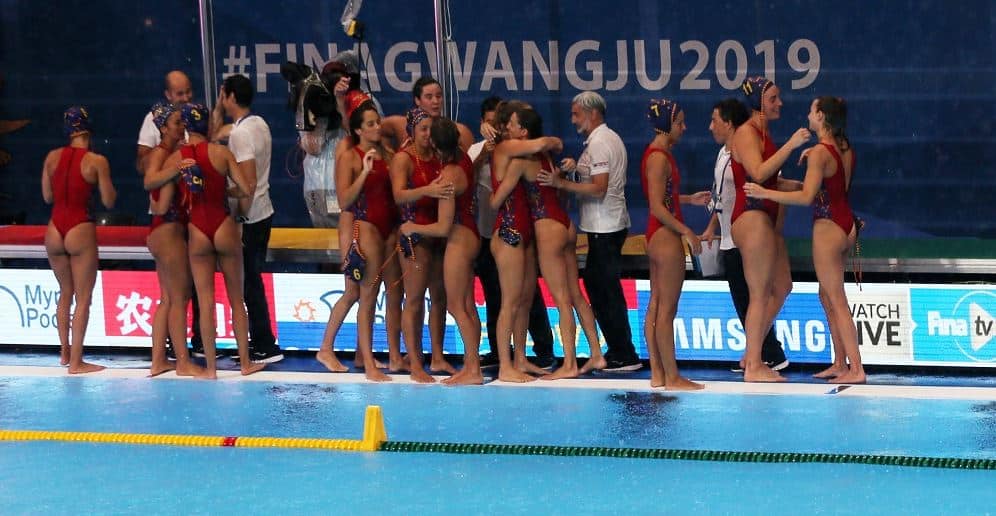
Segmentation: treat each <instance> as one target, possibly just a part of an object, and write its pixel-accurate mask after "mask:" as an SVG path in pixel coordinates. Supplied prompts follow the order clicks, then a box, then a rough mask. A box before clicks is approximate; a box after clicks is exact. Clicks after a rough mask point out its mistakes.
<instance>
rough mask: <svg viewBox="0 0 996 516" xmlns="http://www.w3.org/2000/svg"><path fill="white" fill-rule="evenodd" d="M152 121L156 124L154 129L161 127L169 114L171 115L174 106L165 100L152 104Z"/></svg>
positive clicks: (174, 109)
mask: <svg viewBox="0 0 996 516" xmlns="http://www.w3.org/2000/svg"><path fill="white" fill-rule="evenodd" d="M149 111H151V112H152V123H153V124H156V129H162V128H163V127H164V126H165V125H166V121H167V120H169V117H170V115H172V114H173V113H174V112H175V111H176V108H174V107H173V104H170V103H169V102H166V101H165V100H160V101H159V102H156V103H155V104H153V105H152V109H150V110H149Z"/></svg>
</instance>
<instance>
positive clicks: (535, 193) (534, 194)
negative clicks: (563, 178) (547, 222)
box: [523, 154, 571, 228]
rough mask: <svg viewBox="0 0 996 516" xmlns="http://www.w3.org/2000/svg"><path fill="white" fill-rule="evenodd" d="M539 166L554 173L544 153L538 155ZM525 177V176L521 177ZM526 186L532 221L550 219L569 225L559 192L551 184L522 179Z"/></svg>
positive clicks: (569, 219) (569, 221)
mask: <svg viewBox="0 0 996 516" xmlns="http://www.w3.org/2000/svg"><path fill="white" fill-rule="evenodd" d="M539 159H540V168H541V169H542V170H544V171H546V172H549V173H551V174H553V173H554V169H553V164H552V163H550V158H549V157H547V156H546V155H545V154H542V155H539ZM523 179H525V178H523ZM523 182H524V183H525V186H526V195H527V196H528V200H529V216H530V217H531V218H532V220H533V222H535V221H537V220H539V219H552V220H555V221H557V222H559V223H561V224H563V225H564V227H565V228H570V227H571V218H570V217H568V216H567V211H566V210H564V206H563V205H562V204H561V203H560V192H559V190H557V189H556V188H553V187H551V186H544V185H541V184H539V183H537V182H535V181H529V180H525V181H523Z"/></svg>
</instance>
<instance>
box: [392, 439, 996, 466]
mask: <svg viewBox="0 0 996 516" xmlns="http://www.w3.org/2000/svg"><path fill="white" fill-rule="evenodd" d="M378 451H384V452H405V453H457V454H471V455H546V456H552V457H611V458H621V459H665V460H697V461H713V462H754V463H789V464H792V463H799V464H801V463H819V464H869V465H875V466H903V467H914V468H944V469H973V470H996V459H965V458H954V457H910V456H900V455H861V454H852V453H798V452H760V451H717V450H676V449H666V448H664V449H661V448H657V449H655V448H603V447H592V446H547V445H536V444H471V443H428V442H418V441H385V442H383V443H381V445H380V448H378Z"/></svg>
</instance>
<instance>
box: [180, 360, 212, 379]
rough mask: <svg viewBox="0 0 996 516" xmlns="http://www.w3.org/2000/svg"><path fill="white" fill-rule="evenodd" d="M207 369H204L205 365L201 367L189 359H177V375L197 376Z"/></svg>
mask: <svg viewBox="0 0 996 516" xmlns="http://www.w3.org/2000/svg"><path fill="white" fill-rule="evenodd" d="M206 371H207V370H206V369H204V368H203V367H201V366H199V365H197V364H195V363H193V362H191V361H190V360H187V361H181V360H177V361H176V375H177V376H197V375H199V374H203V373H204V372H206Z"/></svg>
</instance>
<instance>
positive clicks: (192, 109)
mask: <svg viewBox="0 0 996 516" xmlns="http://www.w3.org/2000/svg"><path fill="white" fill-rule="evenodd" d="M208 118H209V113H208V108H207V106H205V105H204V104H197V103H189V104H184V105H183V107H182V108H180V120H183V126H184V127H186V128H187V132H190V133H197V134H200V135H202V136H207V133H208Z"/></svg>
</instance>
